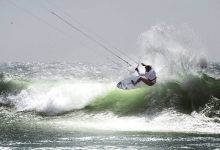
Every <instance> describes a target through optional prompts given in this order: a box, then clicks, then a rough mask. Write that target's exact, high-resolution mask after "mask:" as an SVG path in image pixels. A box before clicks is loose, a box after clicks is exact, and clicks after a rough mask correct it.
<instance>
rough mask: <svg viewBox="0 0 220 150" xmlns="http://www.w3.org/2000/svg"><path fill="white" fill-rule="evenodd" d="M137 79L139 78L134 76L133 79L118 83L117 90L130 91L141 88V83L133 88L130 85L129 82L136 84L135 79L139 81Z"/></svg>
mask: <svg viewBox="0 0 220 150" xmlns="http://www.w3.org/2000/svg"><path fill="white" fill-rule="evenodd" d="M139 78H140V76H134V77H130V78H126V79H124V80H122V81H120V82H118V84H117V87H118V88H119V89H122V90H131V89H137V88H140V87H142V86H143V85H144V83H143V82H139V83H137V84H136V85H135V86H134V85H133V84H132V83H131V80H133V81H134V82H136V81H137V79H139Z"/></svg>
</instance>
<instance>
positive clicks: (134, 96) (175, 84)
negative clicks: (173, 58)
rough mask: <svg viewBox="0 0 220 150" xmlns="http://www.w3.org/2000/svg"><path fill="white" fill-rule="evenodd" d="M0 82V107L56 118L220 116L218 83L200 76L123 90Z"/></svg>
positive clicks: (111, 86)
mask: <svg viewBox="0 0 220 150" xmlns="http://www.w3.org/2000/svg"><path fill="white" fill-rule="evenodd" d="M5 78H6V77H5V76H4V75H3V76H1V78H0V81H1V82H0V83H1V93H2V94H1V99H0V103H1V105H6V106H11V107H14V108H15V109H16V110H17V111H34V112H37V113H41V114H44V115H58V114H62V113H66V112H70V111H71V112H72V111H76V110H83V111H85V112H88V113H103V112H112V113H114V114H115V115H118V116H137V115H145V114H147V115H156V114H158V113H160V112H162V111H164V110H166V109H173V110H175V111H178V112H181V113H186V114H190V113H192V112H193V111H197V112H202V113H204V114H206V115H207V116H208V117H220V116H219V111H218V106H219V99H220V94H219V90H220V80H219V79H215V78H212V77H209V76H208V75H205V74H202V75H201V76H190V77H188V78H187V79H185V80H183V82H179V81H170V82H165V83H158V84H156V85H154V86H153V87H147V86H145V87H143V88H141V89H137V90H131V91H123V90H119V89H117V88H116V86H115V85H116V83H99V82H94V81H93V82H82V81H78V82H76V81H69V80H56V81H53V80H52V81H50V80H49V81H27V80H21V79H19V78H11V79H10V80H6V79H5Z"/></svg>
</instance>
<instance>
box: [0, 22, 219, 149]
mask: <svg viewBox="0 0 220 150" xmlns="http://www.w3.org/2000/svg"><path fill="white" fill-rule="evenodd" d="M139 42H140V49H141V50H140V52H139V53H138V54H137V55H136V56H132V57H134V58H135V59H137V60H139V61H140V62H144V63H146V64H151V65H152V66H153V67H154V69H155V70H156V72H157V76H158V78H157V83H156V84H155V85H154V86H152V87H148V86H143V87H142V88H140V89H135V90H129V91H124V90H120V89H118V88H117V87H116V84H117V83H118V82H119V81H120V80H122V79H124V78H127V77H130V76H134V75H137V74H135V73H129V72H128V71H127V70H124V69H122V68H121V67H120V66H118V65H117V64H114V63H110V62H107V63H98V62H71V63H70V62H49V63H40V62H29V63H27V62H2V63H0V71H1V74H0V93H1V94H0V148H1V149H152V150H162V149H164V150H167V149H183V150H186V149H187V150H188V149H199V150H201V149H215V150H217V149H220V142H219V141H220V111H219V109H220V100H219V99H220V92H219V91H220V79H219V78H220V75H219V71H220V63H213V62H208V61H207V60H206V52H205V51H206V47H205V44H204V42H203V41H202V40H201V37H199V36H198V34H197V33H195V32H194V31H193V30H191V29H190V28H188V27H187V26H182V27H178V28H177V27H173V26H168V25H165V24H163V23H161V24H158V25H156V26H153V27H152V28H151V29H150V30H149V31H147V32H145V33H143V34H141V35H140V38H139ZM129 69H132V68H129ZM139 69H140V71H143V68H141V67H139Z"/></svg>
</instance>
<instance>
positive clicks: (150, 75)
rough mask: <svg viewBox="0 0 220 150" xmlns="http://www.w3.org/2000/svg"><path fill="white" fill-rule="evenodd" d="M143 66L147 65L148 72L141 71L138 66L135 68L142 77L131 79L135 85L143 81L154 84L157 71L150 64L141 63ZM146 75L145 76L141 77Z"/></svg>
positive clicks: (150, 84)
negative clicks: (142, 72)
mask: <svg viewBox="0 0 220 150" xmlns="http://www.w3.org/2000/svg"><path fill="white" fill-rule="evenodd" d="M141 65H142V66H145V69H146V72H145V73H144V74H141V73H139V70H138V68H136V69H135V70H136V71H137V72H138V74H139V76H140V78H139V79H138V80H137V81H136V82H134V81H133V80H131V83H132V84H133V85H134V86H135V85H136V84H137V83H138V82H140V81H143V82H144V83H145V84H147V85H149V86H152V85H154V84H155V83H156V79H157V76H156V72H155V70H154V69H153V68H152V67H151V66H149V65H145V64H143V63H141ZM141 76H144V77H141Z"/></svg>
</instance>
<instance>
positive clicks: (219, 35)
mask: <svg viewBox="0 0 220 150" xmlns="http://www.w3.org/2000/svg"><path fill="white" fill-rule="evenodd" d="M48 1H49V2H52V4H54V5H56V6H57V7H58V8H59V9H60V10H62V11H64V12H65V13H66V14H68V15H69V16H67V15H66V14H64V13H63V12H62V11H60V10H59V9H57V8H56V7H54V5H52V4H51V3H49V2H48ZM48 1H47V0H0V10H1V13H0V51H1V54H0V62H8V61H22V62H23V61H25V62H27V61H29V62H36V61H37V62H50V61H66V62H74V61H91V60H92V61H93V60H102V59H105V58H104V57H102V56H100V55H98V54H97V53H94V52H93V51H92V50H91V49H89V48H92V49H94V50H97V51H98V52H101V53H104V54H107V55H108V56H110V54H109V53H108V52H107V51H106V50H105V49H103V48H102V47H101V46H99V45H98V44H96V43H95V42H94V41H92V40H90V39H89V38H87V37H86V36H85V35H83V34H82V33H79V32H78V31H77V30H75V29H74V28H73V27H71V26H70V25H68V24H67V23H65V22H64V21H62V20H61V19H59V18H58V17H56V16H54V15H53V14H51V13H50V11H51V10H52V11H53V12H55V13H56V14H58V15H59V16H60V17H62V18H63V19H64V20H66V21H68V23H70V24H71V25H74V26H75V27H77V28H78V29H79V30H81V31H83V32H84V33H86V34H87V35H89V36H91V37H92V38H93V39H95V40H96V41H98V42H100V43H101V44H102V45H103V46H107V47H108V45H107V44H106V43H104V42H103V41H102V40H101V39H99V38H97V37H96V36H95V35H94V34H92V33H91V32H89V31H88V30H87V29H85V28H84V27H83V26H82V25H81V24H83V25H84V26H86V27H87V28H89V29H90V30H92V31H93V32H95V33H96V34H98V35H99V36H100V37H102V38H103V39H104V40H106V41H108V42H109V43H111V44H112V45H114V46H115V47H117V48H118V49H120V50H121V51H123V52H125V53H128V54H134V53H135V52H137V51H138V49H139V48H140V47H139V46H138V42H137V41H138V37H139V36H140V34H141V33H143V32H145V31H147V30H149V29H150V28H151V27H152V26H154V25H156V24H157V23H158V22H165V23H166V24H172V25H174V26H179V25H182V24H185V23H187V24H188V25H189V26H190V27H191V28H192V29H194V30H195V31H196V32H198V33H199V34H200V36H201V38H203V39H206V45H207V51H208V60H209V61H220V58H219V54H220V0H48ZM10 2H12V3H13V4H12V3H10ZM14 4H15V5H17V6H15V5H14ZM42 4H43V5H42ZM70 17H72V18H70ZM73 19H75V20H77V21H78V22H80V23H81V24H78V23H77V22H76V21H74V20H73ZM55 28H56V29H55ZM74 39H76V40H78V41H80V42H82V43H83V44H86V45H87V46H88V47H89V48H88V47H85V46H84V45H83V44H80V43H79V42H76V41H75V40H74ZM113 50H114V49H113Z"/></svg>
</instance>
